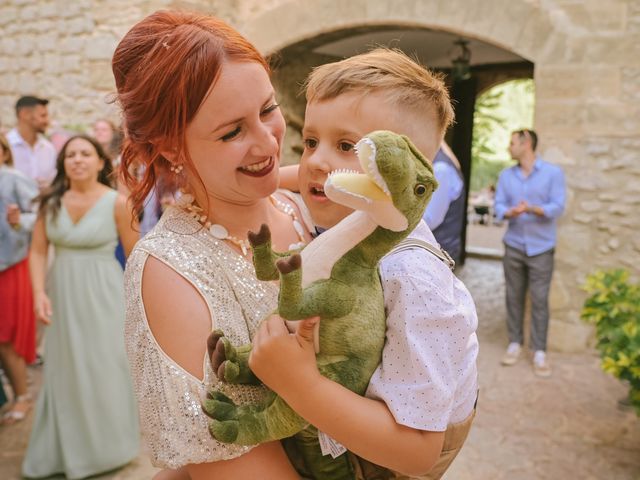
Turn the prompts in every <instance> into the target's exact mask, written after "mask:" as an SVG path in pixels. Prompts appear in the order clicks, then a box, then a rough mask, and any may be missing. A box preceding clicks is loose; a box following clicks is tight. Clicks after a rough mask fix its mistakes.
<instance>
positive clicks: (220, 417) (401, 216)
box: [203, 131, 437, 480]
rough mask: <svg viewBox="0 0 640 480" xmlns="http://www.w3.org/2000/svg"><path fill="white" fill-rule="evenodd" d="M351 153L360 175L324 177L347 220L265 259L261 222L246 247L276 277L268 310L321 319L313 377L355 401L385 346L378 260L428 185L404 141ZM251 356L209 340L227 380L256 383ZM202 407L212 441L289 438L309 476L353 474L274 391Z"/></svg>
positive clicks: (419, 160) (219, 397)
mask: <svg viewBox="0 0 640 480" xmlns="http://www.w3.org/2000/svg"><path fill="white" fill-rule="evenodd" d="M356 152H357V155H358V159H359V161H360V164H361V166H362V170H363V172H364V173H357V172H347V171H337V172H333V173H332V174H331V175H330V176H329V178H328V179H327V181H326V183H325V188H324V191H325V194H326V195H327V197H329V199H330V200H332V201H333V202H336V203H340V204H342V205H345V206H348V207H350V208H353V209H354V210H355V211H354V212H353V213H352V214H351V215H349V216H348V217H346V218H345V219H344V220H342V221H341V222H340V223H339V224H338V225H336V226H335V227H333V228H331V229H329V230H327V231H326V232H324V233H323V234H322V235H320V236H319V237H318V238H316V239H314V240H313V241H312V242H311V243H309V244H308V245H307V246H306V247H305V248H304V249H303V250H302V252H301V254H297V253H296V254H293V255H291V256H289V254H288V253H285V254H278V253H275V252H273V250H272V249H271V241H270V234H269V230H268V228H267V227H266V225H263V226H262V228H261V230H260V232H259V233H258V234H251V235H250V238H249V240H250V241H251V243H252V246H253V261H254V265H255V268H256V274H257V276H258V278H259V279H261V280H277V279H280V295H279V299H278V309H277V313H279V314H280V316H282V317H283V318H285V319H287V320H301V319H304V318H308V317H313V316H320V318H321V321H320V323H319V324H318V327H319V332H316V335H315V339H316V342H317V343H316V353H317V362H318V369H319V370H320V373H322V374H323V375H325V376H326V377H328V378H330V379H332V380H334V381H336V382H338V383H340V384H342V385H344V386H345V387H347V388H349V389H350V390H352V391H354V392H356V393H358V394H359V395H364V393H365V390H366V388H367V385H368V383H369V379H370V378H371V375H372V374H373V372H374V370H375V369H376V367H377V366H378V364H379V363H380V360H381V356H382V347H383V345H384V339H385V329H386V320H385V312H384V300H383V294H382V287H381V285H380V279H379V276H378V262H379V261H380V259H381V258H382V257H383V256H384V255H385V254H387V253H388V252H389V251H390V250H391V249H392V248H393V247H394V246H395V245H396V244H397V243H399V242H400V241H401V240H403V239H404V238H405V237H406V236H407V235H408V234H409V233H410V232H411V231H412V230H413V229H414V228H415V227H416V225H417V224H418V222H419V221H420V219H421V218H422V214H423V212H424V209H425V208H426V205H427V202H428V201H429V198H430V197H431V193H432V192H433V190H434V189H435V188H436V186H437V183H436V181H435V179H434V176H433V169H432V167H431V165H430V163H429V162H428V161H427V160H426V159H425V158H424V156H423V155H422V154H421V153H420V152H419V151H418V150H417V149H416V148H415V146H414V145H413V144H412V143H411V141H410V140H409V139H408V138H407V137H405V136H402V135H397V134H395V133H392V132H388V131H376V132H373V133H370V134H369V135H367V136H365V137H364V138H362V139H361V140H360V141H359V142H358V144H357V145H356ZM283 257H284V258H283ZM250 351H251V346H250V345H246V346H241V347H235V346H233V345H231V343H230V342H229V341H228V340H227V339H226V338H225V337H224V336H223V333H222V332H219V331H216V332H214V333H213V334H212V335H211V337H210V338H209V352H210V355H211V357H212V364H213V366H214V368H215V369H216V371H217V374H218V377H219V378H220V379H221V380H223V381H226V382H232V383H257V382H258V380H257V378H256V377H255V376H254V375H253V374H252V373H251V371H250V369H249V366H248V359H249V353H250ZM203 409H204V410H205V412H206V413H207V414H208V415H209V416H210V417H211V418H212V420H211V422H210V427H209V430H210V432H211V434H212V435H213V437H214V438H216V439H217V440H218V441H221V442H225V443H236V444H240V445H254V444H257V443H262V442H267V441H270V440H276V439H282V438H285V437H290V436H293V435H295V436H296V440H297V447H298V451H299V452H300V455H301V456H302V458H303V460H304V463H305V467H306V468H305V470H306V471H307V472H308V474H309V475H310V476H312V477H313V478H316V479H327V480H328V479H331V480H340V479H351V478H353V477H354V474H353V471H352V469H351V465H350V463H349V461H348V458H347V455H341V456H339V457H338V458H336V459H335V460H334V459H332V458H331V457H330V456H323V455H322V453H321V449H320V446H319V441H318V433H317V430H315V429H314V428H313V427H309V426H308V423H307V422H306V421H305V420H304V419H303V418H301V417H300V416H299V415H298V414H296V413H295V412H294V411H293V410H292V409H291V408H290V407H289V406H288V405H287V404H286V403H285V402H284V401H283V400H282V399H281V398H280V397H279V396H277V395H276V394H275V393H274V392H271V391H269V392H268V393H267V394H266V395H265V396H264V398H263V399H262V401H261V402H260V403H259V404H255V405H235V404H234V402H233V401H232V400H231V399H229V398H228V397H226V396H225V395H224V394H223V393H221V392H218V391H215V390H214V391H212V392H210V393H209V395H208V399H207V400H206V401H205V403H204V405H203Z"/></svg>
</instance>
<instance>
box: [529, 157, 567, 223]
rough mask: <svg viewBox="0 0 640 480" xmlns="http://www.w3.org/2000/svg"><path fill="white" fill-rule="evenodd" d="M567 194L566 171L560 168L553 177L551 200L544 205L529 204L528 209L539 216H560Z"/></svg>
mask: <svg viewBox="0 0 640 480" xmlns="http://www.w3.org/2000/svg"><path fill="white" fill-rule="evenodd" d="M565 196H566V193H565V184H564V173H563V172H562V170H561V169H560V168H558V169H557V171H556V172H554V175H553V177H552V178H551V188H550V192H549V201H548V202H547V203H545V204H543V205H529V207H528V210H527V211H528V212H531V213H533V214H535V215H537V216H538V217H546V218H558V217H559V216H560V215H562V212H564V205H565Z"/></svg>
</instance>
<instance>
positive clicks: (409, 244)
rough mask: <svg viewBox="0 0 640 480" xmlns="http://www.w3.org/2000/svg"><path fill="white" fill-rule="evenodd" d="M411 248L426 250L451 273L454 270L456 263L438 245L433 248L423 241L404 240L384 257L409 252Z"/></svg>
mask: <svg viewBox="0 0 640 480" xmlns="http://www.w3.org/2000/svg"><path fill="white" fill-rule="evenodd" d="M412 248H423V249H424V250H427V251H428V252H430V253H431V254H433V255H435V256H436V257H438V258H439V259H440V260H442V261H443V262H444V263H445V264H446V265H447V266H448V267H449V268H450V269H451V270H452V271H453V269H454V268H456V262H455V261H454V260H453V258H451V256H450V255H449V254H448V253H447V252H446V251H445V250H443V249H442V247H440V246H439V245H438V247H434V246H433V245H431V244H430V243H427V242H425V241H424V240H419V239H417V238H405V239H404V240H402V241H401V242H400V243H399V244H398V245H396V246H395V248H394V249H393V250H391V251H390V252H389V253H387V255H385V256H388V255H391V254H392V253H396V252H403V251H404V250H410V249H412Z"/></svg>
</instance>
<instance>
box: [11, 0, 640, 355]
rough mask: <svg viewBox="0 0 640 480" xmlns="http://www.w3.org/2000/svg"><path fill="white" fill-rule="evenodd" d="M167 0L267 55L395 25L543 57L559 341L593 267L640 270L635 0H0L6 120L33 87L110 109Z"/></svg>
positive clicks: (89, 112) (555, 342)
mask: <svg viewBox="0 0 640 480" xmlns="http://www.w3.org/2000/svg"><path fill="white" fill-rule="evenodd" d="M165 6H186V7H190V8H199V9H201V10H204V11H209V12H213V13H216V14H218V15H220V16H222V17H223V18H226V19H228V20H229V21H230V22H231V23H232V24H234V25H236V26H237V27H238V28H239V29H240V30H241V31H243V32H244V33H245V34H246V35H247V36H248V37H249V38H250V39H251V40H252V41H254V42H255V43H256V45H257V46H258V47H259V48H260V49H261V50H262V51H263V52H264V53H267V54H269V53H274V52H277V51H279V50H281V49H283V48H286V47H288V46H291V45H295V44H298V43H300V42H303V41H306V40H309V39H313V38H314V37H317V36H318V35H323V34H327V33H330V32H332V31H336V30H339V29H343V28H357V27H362V26H367V25H380V24H393V25H396V26H400V27H402V26H407V27H412V28H415V27H418V28H420V27H423V28H432V29H438V30H446V31H450V32H456V33H459V34H461V35H465V36H470V37H476V38H478V39H480V40H483V41H486V42H489V43H493V44H495V45H497V46H501V47H502V48H505V49H507V50H511V51H513V52H515V53H517V54H518V55H520V56H522V57H524V58H526V59H528V60H530V61H532V62H534V64H535V71H534V80H535V83H536V117H535V127H536V129H537V131H538V132H539V134H540V138H541V147H540V150H541V152H542V154H543V155H544V156H545V157H546V158H547V159H548V160H551V161H553V162H556V163H558V164H560V165H561V166H562V167H563V168H564V170H565V172H566V175H567V184H568V202H567V211H566V214H565V215H564V217H563V218H562V220H561V222H560V229H559V242H558V248H557V254H556V258H557V269H556V275H555V277H554V283H553V288H552V323H551V332H550V339H549V340H550V345H551V347H552V348H557V349H561V350H579V349H582V348H584V347H585V345H587V344H588V342H589V338H590V334H591V331H590V329H589V328H588V327H586V326H584V325H583V324H582V323H581V322H580V320H579V313H580V308H581V305H582V302H583V300H584V294H583V293H582V291H581V290H580V288H579V286H580V284H581V283H582V282H583V280H584V278H585V276H586V275H587V274H589V273H590V272H592V271H593V270H595V269H597V268H608V267H615V266H623V267H626V268H629V269H630V270H631V271H632V272H633V274H634V275H635V276H636V277H637V275H638V273H639V272H640V270H639V269H640V266H639V265H640V262H639V261H638V260H640V240H638V238H639V236H638V235H637V234H636V232H637V231H640V215H638V213H637V210H638V208H639V207H640V80H639V79H640V0H607V1H604V2H603V1H601V0H482V1H481V0H474V1H471V0H432V1H429V0H421V1H416V0H396V1H393V2H383V1H375V2H374V1H370V0H351V1H348V2H345V1H344V0H292V1H286V0H216V1H190V2H170V1H162V0H146V1H142V0H138V1H131V0H111V1H98V0H74V1H73V2H67V1H63V0H50V1H29V0H10V1H9V2H7V1H5V2H3V3H2V4H1V5H0V28H1V29H2V33H3V35H2V38H1V39H0V118H1V119H2V121H3V122H4V123H5V124H9V125H11V124H12V123H13V103H14V102H15V99H16V98H17V96H18V95H20V94H24V93H36V94H39V95H43V96H47V97H49V98H51V100H52V105H51V110H52V113H53V114H54V117H55V118H56V119H57V120H58V121H59V122H61V123H62V124H88V123H90V122H91V121H92V120H93V119H94V118H96V117H98V116H102V115H104V113H105V112H107V113H108V114H109V115H115V110H114V107H113V106H109V105H107V104H106V103H105V95H107V94H109V93H110V92H112V91H113V80H112V77H111V73H110V67H109V60H110V57H111V54H112V52H113V49H114V47H115V45H116V43H117V42H118V39H119V38H120V37H121V36H122V34H124V32H125V31H126V30H127V29H128V28H129V27H130V26H131V25H132V24H133V23H134V22H135V21H137V20H139V19H140V18H142V17H143V16H144V15H145V14H147V13H150V12H151V11H153V10H155V9H157V8H161V7H165ZM290 95H291V92H288V93H287V94H285V95H284V97H287V98H289V97H290ZM289 115H290V117H291V118H294V117H296V116H297V117H299V115H300V113H299V112H295V111H293V110H292V111H291V112H290V113H289ZM297 117H296V118H297ZM293 143H295V142H293Z"/></svg>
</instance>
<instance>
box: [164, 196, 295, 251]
mask: <svg viewBox="0 0 640 480" xmlns="http://www.w3.org/2000/svg"><path fill="white" fill-rule="evenodd" d="M269 200H271V203H272V204H273V205H274V206H275V207H276V208H277V209H278V210H280V211H281V212H283V213H286V214H287V215H289V216H290V217H291V221H292V223H293V228H294V230H295V231H296V234H297V235H298V240H299V241H298V242H297V243H292V244H291V245H289V250H299V249H300V248H302V247H304V246H305V245H306V243H307V242H305V239H304V227H303V226H302V223H300V221H299V220H298V217H297V216H296V211H295V210H294V208H293V207H292V206H291V205H289V204H288V203H284V202H281V201H280V200H278V199H277V198H276V197H274V196H273V195H270V196H269ZM194 201H195V199H194V198H193V195H191V194H188V193H184V194H182V196H181V197H180V199H179V200H178V201H177V202H176V203H177V204H178V206H179V207H181V208H183V209H184V210H186V211H187V212H188V213H189V215H190V216H191V217H192V218H194V219H195V220H196V221H197V222H198V223H200V225H202V226H203V227H204V228H206V229H207V230H208V231H209V233H211V235H213V236H214V237H215V238H217V239H218V240H226V241H228V242H231V243H232V244H234V245H236V246H237V247H239V248H240V251H241V252H242V255H243V256H245V257H246V256H247V254H248V253H249V251H250V248H251V244H250V243H249V240H247V239H244V238H237V237H234V236H232V235H229V231H228V230H227V229H226V228H225V227H224V226H223V225H220V224H219V223H211V222H210V221H209V220H208V219H207V216H206V215H203V214H202V208H201V207H199V206H198V205H196V204H195V203H194Z"/></svg>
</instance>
